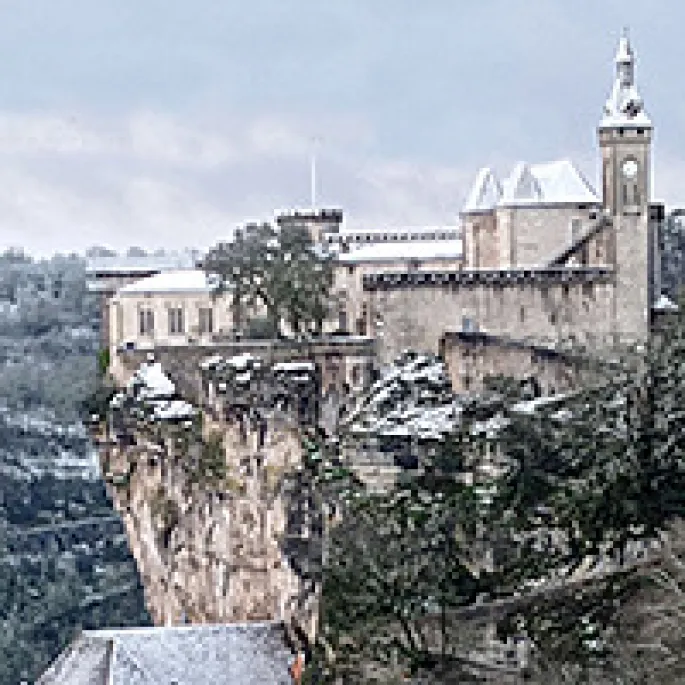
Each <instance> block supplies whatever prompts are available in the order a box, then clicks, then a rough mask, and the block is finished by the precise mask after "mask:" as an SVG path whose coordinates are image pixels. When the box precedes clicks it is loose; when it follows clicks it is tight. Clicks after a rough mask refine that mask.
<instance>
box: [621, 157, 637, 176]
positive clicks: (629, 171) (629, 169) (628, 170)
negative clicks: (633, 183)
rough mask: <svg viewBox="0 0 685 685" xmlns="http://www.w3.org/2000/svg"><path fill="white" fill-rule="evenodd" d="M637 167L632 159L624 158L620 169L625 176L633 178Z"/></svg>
mask: <svg viewBox="0 0 685 685" xmlns="http://www.w3.org/2000/svg"><path fill="white" fill-rule="evenodd" d="M637 169H638V167H637V162H636V161H635V160H634V159H626V161H625V162H623V164H622V165H621V171H622V172H623V175H624V176H625V177H626V178H635V176H637Z"/></svg>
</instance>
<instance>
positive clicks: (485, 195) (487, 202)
mask: <svg viewBox="0 0 685 685" xmlns="http://www.w3.org/2000/svg"><path fill="white" fill-rule="evenodd" d="M500 197H502V186H501V185H500V182H499V181H498V180H497V177H496V176H495V174H494V173H493V171H492V169H490V168H488V167H484V168H483V169H481V170H480V171H479V172H478V175H477V176H476V180H475V181H474V183H473V187H472V188H471V192H470V193H469V195H468V197H467V199H466V202H465V203H464V208H463V209H462V212H463V213H465V214H468V213H475V212H487V211H489V210H491V209H492V208H493V207H494V206H495V205H496V204H497V203H498V202H499V199H500Z"/></svg>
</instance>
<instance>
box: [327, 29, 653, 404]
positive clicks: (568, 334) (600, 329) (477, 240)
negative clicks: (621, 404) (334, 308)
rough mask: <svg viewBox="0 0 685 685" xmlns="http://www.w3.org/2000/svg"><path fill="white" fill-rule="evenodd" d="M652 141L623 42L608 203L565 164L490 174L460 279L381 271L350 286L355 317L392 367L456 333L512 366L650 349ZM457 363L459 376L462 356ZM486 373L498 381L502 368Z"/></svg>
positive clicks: (467, 226) (606, 123)
mask: <svg viewBox="0 0 685 685" xmlns="http://www.w3.org/2000/svg"><path fill="white" fill-rule="evenodd" d="M652 130H653V129H652V123H651V121H650V119H649V117H648V116H647V114H646V113H645V111H644V108H643V103H642V100H641V98H640V96H639V94H638V91H637V88H636V85H635V56H634V53H633V50H632V47H631V45H630V42H629V39H628V37H627V36H626V35H623V36H622V37H621V40H620V42H619V47H618V52H617V54H616V57H615V76H614V82H613V85H612V90H611V94H610V97H609V99H608V100H607V102H606V105H605V107H604V112H603V116H602V118H601V121H600V123H599V127H598V139H599V149H600V154H601V162H602V175H601V192H600V193H597V192H595V190H594V189H593V188H592V187H591V185H590V184H589V182H588V181H587V180H586V179H585V178H584V177H583V176H582V175H581V174H580V172H578V170H577V169H576V168H575V166H574V165H573V164H572V163H571V162H569V161H567V160H562V161H559V162H554V163H551V164H544V165H528V164H525V163H521V164H518V165H517V166H516V168H515V169H514V171H513V172H512V174H511V175H510V176H509V177H508V178H507V179H505V180H504V181H503V182H500V181H499V180H498V179H497V177H496V175H495V174H494V172H493V171H491V170H490V169H483V170H481V171H480V172H479V174H478V176H477V178H476V180H475V183H474V186H473V189H472V190H471V192H470V193H469V195H468V199H467V201H466V204H465V206H464V208H463V210H462V213H461V217H460V219H461V230H462V239H463V247H464V249H463V260H462V261H461V263H460V264H459V265H458V268H455V267H454V266H452V267H450V268H445V267H443V268H431V269H412V268H406V267H405V265H404V264H400V263H397V264H395V265H393V266H392V267H391V268H380V267H379V266H378V265H376V264H373V268H371V269H365V270H364V271H363V273H362V274H361V276H360V277H357V278H356V279H355V281H352V280H351V279H348V280H347V282H346V286H347V288H346V293H347V295H348V302H347V305H348V312H349V315H350V316H351V318H352V319H353V320H354V321H356V320H357V319H359V318H365V319H366V323H367V329H368V330H369V331H370V332H371V333H372V334H376V335H377V336H378V339H379V340H378V341H379V352H380V355H381V357H382V358H383V359H384V360H386V361H387V360H388V359H390V358H392V357H394V356H395V355H396V354H397V353H399V352H400V351H401V349H402V348H404V347H407V346H412V347H417V348H419V349H423V350H425V351H429V352H438V351H441V350H442V351H443V352H444V351H447V350H449V349H450V348H454V347H455V346H460V345H461V339H460V338H459V337H458V336H454V335H451V334H453V333H455V332H476V331H477V332H479V333H480V334H481V338H482V340H483V341H485V340H486V339H487V342H488V344H489V345H490V348H491V350H494V349H499V352H502V353H503V356H506V357H510V356H511V348H510V346H509V347H507V348H506V349H507V350H508V351H507V352H506V353H505V347H503V346H502V345H501V344H500V341H503V340H505V339H506V340H510V339H518V340H525V341H528V342H529V343H530V344H534V345H536V346H538V347H539V346H547V347H554V346H555V345H556V344H557V343H558V342H560V341H565V342H568V341H570V340H575V341H576V342H579V343H582V344H585V345H591V346H593V347H595V348H596V347H598V346H603V345H605V344H613V343H615V342H619V341H620V342H626V341H639V340H644V339H645V338H646V337H647V336H648V335H649V331H650V327H651V324H652V314H651V309H652V306H653V304H654V302H655V301H656V300H657V299H658V298H659V296H660V292H658V289H659V282H658V278H656V277H655V275H656V273H657V270H658V264H659V260H658V257H659V250H658V243H657V235H658V231H657V227H658V226H659V224H660V223H661V222H662V221H663V218H664V210H663V206H661V205H658V204H654V203H652V202H651V188H652V179H651V143H652ZM425 263H430V262H429V261H426V262H425ZM403 267H404V268H403ZM342 268H343V267H342V266H341V269H342ZM355 286H356V287H355ZM379 331H380V333H379ZM446 336H447V337H446ZM441 341H442V342H441ZM407 343H410V345H408V344H407ZM469 345H470V343H469ZM507 345H508V343H507ZM449 355H450V358H451V359H452V360H453V364H459V362H458V361H457V360H458V359H459V357H460V355H459V354H457V353H456V352H455V351H454V350H452V351H451V352H449ZM489 356H491V357H492V358H493V359H496V358H497V356H498V353H495V352H492V351H491V352H489ZM505 365H506V366H512V365H511V364H509V363H507V364H505ZM486 366H487V368H488V369H489V370H490V371H492V372H495V373H496V372H497V364H494V365H492V364H487V365H486ZM451 375H452V377H453V378H454V379H455V384H456V388H455V389H457V390H463V389H464V385H466V384H467V383H468V382H469V379H468V375H469V374H468V373H466V372H463V373H462V371H461V370H460V369H454V370H453V371H452V374H451ZM460 378H461V379H462V380H461V381H460ZM475 380H476V381H478V379H477V378H476V379H475Z"/></svg>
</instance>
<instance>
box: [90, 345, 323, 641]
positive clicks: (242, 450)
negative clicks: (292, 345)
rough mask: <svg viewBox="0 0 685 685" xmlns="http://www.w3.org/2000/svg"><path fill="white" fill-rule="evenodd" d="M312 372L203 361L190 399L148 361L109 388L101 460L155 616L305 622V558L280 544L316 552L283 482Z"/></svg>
mask: <svg viewBox="0 0 685 685" xmlns="http://www.w3.org/2000/svg"><path fill="white" fill-rule="evenodd" d="M280 367H282V368H280ZM315 376H316V374H315V373H314V368H313V366H311V365H308V364H307V363H302V364H299V365H298V364H290V365H283V364H281V365H275V366H273V367H272V368H265V366H264V365H263V364H262V363H261V362H260V360H258V359H255V358H253V357H249V356H247V355H243V356H241V357H235V358H232V359H229V360H223V359H220V358H212V359H209V360H207V362H206V363H205V364H203V368H202V378H203V389H202V396H201V397H200V398H198V399H199V402H198V403H197V406H193V405H190V404H189V403H187V402H186V401H184V400H181V399H180V398H178V397H177V396H176V394H175V393H176V391H175V388H174V384H173V383H172V382H171V381H170V380H169V378H167V377H166V375H165V374H164V372H163V370H162V369H161V367H160V366H159V365H158V364H155V363H153V362H151V363H148V364H145V365H143V366H142V367H141V368H140V370H139V371H138V372H137V373H136V374H135V375H134V377H133V378H132V379H131V381H130V382H129V384H128V386H127V388H126V390H125V391H124V392H122V393H120V394H119V395H117V396H115V398H114V400H113V401H112V410H111V413H110V416H109V417H108V422H107V423H108V426H107V438H106V439H105V440H103V441H102V444H101V447H100V457H101V461H102V466H103V472H104V473H105V476H106V479H107V481H108V483H109V488H110V490H111V494H112V497H113V500H114V503H115V506H116V508H117V509H118V510H119V511H120V512H121V514H122V517H123V519H124V523H125V527H126V531H127V534H128V538H129V543H130V546H131V550H132V552H133V555H134V557H135V559H136V561H137V563H138V567H139V571H140V573H141V576H142V578H143V584H144V586H145V595H146V601H147V605H148V608H149V611H150V613H151V615H152V616H153V620H154V622H155V624H157V625H174V624H179V623H184V622H189V623H215V622H230V621H246V620H284V621H286V622H291V623H292V622H293V621H294V622H295V623H296V624H297V625H299V626H300V627H301V628H302V629H303V630H304V631H305V633H306V634H311V631H313V630H314V624H313V618H312V617H313V616H314V615H315V611H314V610H313V607H314V606H315V601H316V597H315V595H316V593H315V592H314V593H310V594H307V590H308V589H309V590H312V589H313V588H314V587H315V584H312V583H311V580H309V581H305V580H304V579H303V572H302V569H303V568H306V567H307V566H308V564H307V563H303V558H300V559H295V558H294V557H293V554H292V553H290V554H286V553H285V552H284V550H285V549H291V550H292V549H297V550H298V552H297V555H299V556H301V557H302V556H304V557H307V556H309V555H311V554H312V551H313V550H315V549H316V547H315V546H312V545H311V544H308V540H309V539H311V536H310V533H311V530H310V527H309V526H308V525H307V523H306V521H304V522H303V521H302V520H298V518H297V512H298V511H301V509H302V507H301V506H300V504H301V501H300V500H301V493H299V492H298V491H297V488H295V489H293V487H292V486H293V483H296V477H297V472H298V469H299V467H300V465H301V459H302V448H301V438H302V431H303V430H305V429H306V426H307V425H308V424H309V423H310V421H311V419H312V416H313V414H312V412H314V411H315V408H314V406H313V404H312V403H313V398H314V397H315V396H316V395H315V393H316V392H317V388H316V378H315ZM303 523H304V525H303ZM293 539H295V541H296V542H297V543H298V544H295V545H294V546H293V545H292V544H287V543H288V542H290V543H292V542H293ZM304 561H305V562H306V560H304ZM296 569H297V570H296ZM306 582H309V585H306V584H305V583H306Z"/></svg>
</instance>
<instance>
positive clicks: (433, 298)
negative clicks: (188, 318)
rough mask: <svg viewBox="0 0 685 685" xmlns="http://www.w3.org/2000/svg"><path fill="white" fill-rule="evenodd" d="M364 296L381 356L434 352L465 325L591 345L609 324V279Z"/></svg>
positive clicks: (396, 290) (416, 288)
mask: <svg viewBox="0 0 685 685" xmlns="http://www.w3.org/2000/svg"><path fill="white" fill-rule="evenodd" d="M369 297H370V299H371V309H372V313H373V315H374V316H377V317H379V318H381V319H382V321H383V333H384V335H383V338H382V340H379V350H380V354H381V357H382V358H383V359H384V360H388V359H390V358H392V357H394V356H395V355H397V354H398V353H399V352H400V351H401V350H402V349H405V348H408V347H413V348H415V349H419V350H425V351H430V352H433V353H438V351H439V341H440V338H441V336H442V335H443V333H445V332H448V331H457V330H462V329H463V328H469V327H471V328H477V329H478V330H482V331H486V332H488V333H492V334H497V335H502V336H511V337H514V338H519V339H524V338H530V339H535V340H550V341H556V340H560V339H568V338H570V337H575V338H576V339H577V340H579V341H580V342H584V341H587V342H590V343H591V341H593V340H594V339H598V338H600V337H604V336H608V335H609V334H611V333H612V332H613V327H614V321H613V308H612V303H613V286H612V285H611V283H610V282H601V281H600V282H597V281H595V282H590V283H581V282H568V283H561V282H557V283H550V284H548V285H543V286H541V285H539V284H535V283H533V282H532V281H531V280H530V279H528V280H526V279H521V281H520V282H519V283H516V282H514V283H512V284H502V285H497V284H482V285H464V286H459V287H457V288H455V287H453V286H450V285H446V286H440V285H437V284H430V285H425V284H424V285H412V286H409V285H406V286H401V287H390V288H386V289H383V288H382V287H380V288H378V289H376V290H373V291H372V292H370V293H369Z"/></svg>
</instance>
